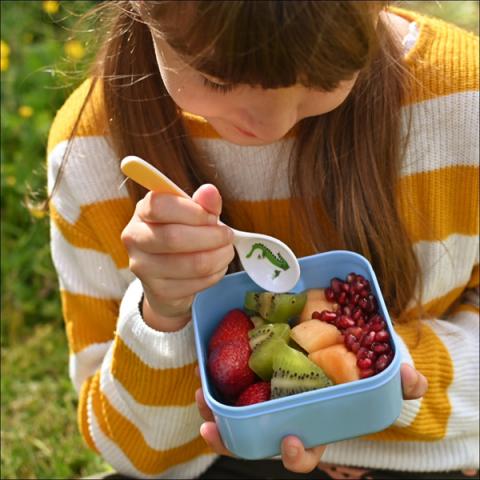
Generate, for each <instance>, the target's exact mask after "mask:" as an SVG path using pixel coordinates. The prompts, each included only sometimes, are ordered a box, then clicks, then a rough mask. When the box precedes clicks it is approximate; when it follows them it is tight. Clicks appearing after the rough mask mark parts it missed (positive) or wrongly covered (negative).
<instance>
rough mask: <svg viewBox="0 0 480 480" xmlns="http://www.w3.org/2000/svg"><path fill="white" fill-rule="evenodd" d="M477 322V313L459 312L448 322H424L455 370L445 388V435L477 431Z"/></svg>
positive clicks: (458, 434)
mask: <svg viewBox="0 0 480 480" xmlns="http://www.w3.org/2000/svg"><path fill="white" fill-rule="evenodd" d="M478 320H479V319H478V314H476V313H473V312H466V311H463V312H459V313H457V314H456V315H454V316H453V317H451V318H450V319H449V321H445V320H433V321H430V320H427V321H426V323H427V324H428V325H429V326H430V327H431V328H432V329H433V331H434V332H435V333H436V334H437V335H438V336H439V338H440V339H441V341H442V343H443V344H444V345H445V347H446V348H447V349H448V353H449V354H450V357H451V359H452V364H453V366H454V370H455V371H454V374H453V381H452V383H451V385H450V386H449V388H448V398H449V403H450V405H451V408H452V411H451V413H450V416H449V418H448V427H447V436H454V435H455V436H460V435H466V434H470V435H471V434H472V433H473V432H477V433H478V431H479V428H478V421H479V415H478V405H479V401H480V399H479V379H478V338H479V337H478V335H479V328H478V323H479V322H478Z"/></svg>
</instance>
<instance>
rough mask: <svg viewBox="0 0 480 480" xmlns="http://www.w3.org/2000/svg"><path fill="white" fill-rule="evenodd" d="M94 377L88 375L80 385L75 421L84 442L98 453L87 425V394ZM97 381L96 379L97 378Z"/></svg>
mask: <svg viewBox="0 0 480 480" xmlns="http://www.w3.org/2000/svg"><path fill="white" fill-rule="evenodd" d="M98 375H99V372H97V373H96V374H95V377H98ZM93 379H94V377H93V376H92V377H89V378H88V379H87V380H85V382H84V383H83V385H82V389H81V391H80V397H79V400H78V409H77V422H78V427H79V429H80V433H81V434H82V436H83V438H84V440H85V442H86V444H87V445H88V446H89V447H90V448H91V449H92V450H93V451H94V452H96V453H100V452H99V451H98V449H97V447H96V446H95V442H94V441H93V438H92V436H91V434H90V428H89V426H88V410H87V405H88V395H89V391H90V387H91V385H92V383H93ZM97 381H98V380H97Z"/></svg>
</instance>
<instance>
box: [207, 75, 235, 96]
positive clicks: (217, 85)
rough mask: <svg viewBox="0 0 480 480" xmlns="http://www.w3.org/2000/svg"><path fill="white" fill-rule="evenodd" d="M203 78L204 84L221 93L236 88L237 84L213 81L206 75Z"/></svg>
mask: <svg viewBox="0 0 480 480" xmlns="http://www.w3.org/2000/svg"><path fill="white" fill-rule="evenodd" d="M202 78H203V84H204V85H205V86H206V87H208V88H210V89H212V90H215V91H216V92H219V93H228V92H231V91H232V90H233V89H234V88H235V85H232V84H227V85H222V84H220V83H215V82H211V81H210V80H209V79H208V78H205V77H202Z"/></svg>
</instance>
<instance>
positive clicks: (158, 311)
mask: <svg viewBox="0 0 480 480" xmlns="http://www.w3.org/2000/svg"><path fill="white" fill-rule="evenodd" d="M221 210H222V198H221V196H220V193H219V192H218V190H217V189H216V188H215V187H214V186H213V185H210V184H208V185H202V186H201V187H200V188H199V189H198V190H197V191H196V192H195V193H194V194H193V196H192V199H187V198H182V197H178V196H174V195H166V194H157V193H154V192H149V193H147V195H146V196H145V197H144V198H143V199H142V200H140V201H139V202H138V203H137V206H136V208H135V212H134V214H133V216H132V218H131V220H130V222H129V223H128V224H127V226H126V227H125V229H124V230H123V232H122V235H121V239H122V241H123V243H124V245H125V246H126V248H127V251H128V256H129V259H130V262H129V268H130V270H131V271H132V272H133V273H134V274H135V275H136V276H137V277H138V278H139V279H140V281H141V282H142V284H143V290H144V300H143V318H144V321H145V322H146V323H147V324H148V325H149V326H150V327H152V328H154V329H155V330H160V331H175V330H178V329H180V328H182V327H183V326H184V325H185V324H186V323H187V322H188V321H189V320H190V317H191V315H190V307H191V304H192V301H193V297H194V295H195V294H196V293H197V292H200V291H201V290H204V289H206V288H208V287H210V286H212V285H214V284H215V283H217V282H218V281H219V280H221V279H222V278H223V276H224V275H225V273H226V272H227V268H228V265H229V263H230V262H231V261H232V260H233V258H234V249H233V243H232V242H233V232H232V230H231V229H230V228H229V227H227V226H225V225H218V224H217V222H218V217H219V215H220V212H221Z"/></svg>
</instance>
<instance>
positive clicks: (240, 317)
mask: <svg viewBox="0 0 480 480" xmlns="http://www.w3.org/2000/svg"><path fill="white" fill-rule="evenodd" d="M252 328H253V323H252V321H251V320H250V319H249V318H248V316H247V315H246V314H245V313H244V312H243V311H242V310H240V309H238V308H236V309H234V310H230V311H229V312H228V313H227V314H226V315H225V316H224V317H223V319H222V321H221V322H220V323H219V325H218V327H217V329H216V330H215V332H214V334H213V335H212V338H211V339H210V343H209V344H208V352H209V353H211V352H212V351H213V350H214V349H215V348H217V347H218V346H219V345H221V344H222V343H224V342H229V341H231V340H237V339H245V340H247V341H248V331H249V330H250V329H252Z"/></svg>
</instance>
